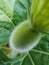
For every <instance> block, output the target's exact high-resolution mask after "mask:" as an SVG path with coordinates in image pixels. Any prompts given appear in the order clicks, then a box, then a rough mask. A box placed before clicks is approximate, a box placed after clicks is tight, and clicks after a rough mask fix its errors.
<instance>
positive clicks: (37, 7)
mask: <svg viewBox="0 0 49 65" xmlns="http://www.w3.org/2000/svg"><path fill="white" fill-rule="evenodd" d="M31 20H32V23H31V24H32V27H33V28H34V29H36V30H37V31H41V32H45V33H49V0H33V2H32V6H31Z"/></svg>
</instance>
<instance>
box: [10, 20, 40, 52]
mask: <svg viewBox="0 0 49 65" xmlns="http://www.w3.org/2000/svg"><path fill="white" fill-rule="evenodd" d="M40 39H41V34H40V33H39V32H35V31H33V30H32V29H31V25H30V21H29V20H26V21H24V22H22V23H20V24H19V25H18V26H16V27H15V29H14V30H13V32H12V34H11V36H10V47H11V49H13V50H14V51H17V52H20V53H21V52H27V51H29V50H31V49H32V48H34V47H35V46H36V45H37V43H38V42H39V41H40Z"/></svg>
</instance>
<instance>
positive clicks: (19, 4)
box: [0, 0, 49, 65]
mask: <svg viewBox="0 0 49 65" xmlns="http://www.w3.org/2000/svg"><path fill="white" fill-rule="evenodd" d="M2 1H3V0H0V3H3V2H2ZM4 1H5V2H7V1H8V4H7V3H6V4H7V5H9V4H10V1H11V2H12V1H13V0H4ZM42 1H43V0H42ZM13 3H14V5H13V4H12V5H11V4H10V8H11V7H12V8H13V11H12V12H13V14H12V12H11V10H10V8H9V7H8V6H7V5H6V6H5V5H1V6H0V7H1V8H0V10H1V11H0V36H2V37H0V42H1V39H2V43H1V45H5V46H6V44H7V43H9V40H8V39H9V36H10V34H11V32H12V30H13V29H14V26H15V25H18V24H19V23H20V22H22V21H24V20H25V19H27V18H28V17H27V16H28V14H29V13H30V12H29V11H30V5H31V0H15V2H13ZM13 6H14V7H13ZM5 8H8V9H7V10H6V12H5V10H4V9H5ZM28 10H29V11H28ZM9 11H10V12H9ZM36 11H37V10H36ZM7 12H8V14H7ZM37 12H38V11H37ZM11 22H12V23H11ZM3 32H4V33H3ZM5 37H7V38H6V39H5ZM3 39H4V41H6V42H4V41H3ZM1 45H0V46H1ZM39 64H40V65H49V35H45V36H44V37H43V38H42V39H41V41H40V42H39V44H38V45H37V46H36V47H35V48H34V49H32V50H31V51H30V52H27V53H25V54H20V56H17V57H15V58H10V57H8V56H7V54H6V53H5V51H3V50H2V49H1V50H0V65H39Z"/></svg>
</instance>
